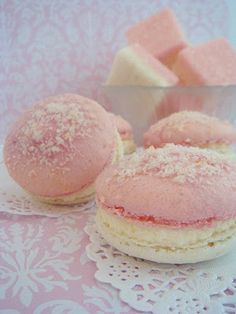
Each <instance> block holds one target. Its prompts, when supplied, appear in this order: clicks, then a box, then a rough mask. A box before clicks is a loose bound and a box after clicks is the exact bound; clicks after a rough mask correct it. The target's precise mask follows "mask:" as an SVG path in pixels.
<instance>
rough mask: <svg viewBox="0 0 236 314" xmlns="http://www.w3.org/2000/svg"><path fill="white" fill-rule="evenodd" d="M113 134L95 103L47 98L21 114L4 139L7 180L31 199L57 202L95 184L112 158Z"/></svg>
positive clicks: (73, 97)
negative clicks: (40, 197)
mask: <svg viewBox="0 0 236 314" xmlns="http://www.w3.org/2000/svg"><path fill="white" fill-rule="evenodd" d="M115 145H116V143H115V128H114V126H113V124H112V122H111V119H110V117H109V115H108V114H107V112H106V111H105V110H104V109H103V108H102V107H101V106H100V105H99V104H97V103H96V102H95V101H93V100H90V99H88V98H85V97H82V96H79V95H75V94H63V95H59V96H55V97H50V98H48V99H46V100H44V101H42V102H40V103H38V104H37V105H35V106H34V107H32V108H31V109H30V110H28V111H27V112H25V114H23V115H22V116H21V117H20V118H19V120H18V121H17V122H16V123H15V125H14V126H13V128H12V129H11V131H10V133H9V135H8V136H7V139H6V142H5V146H4V159H5V163H6V166H7V168H8V171H9V174H10V175H11V176H12V177H13V178H14V179H15V181H16V182H18V184H20V185H21V186H22V187H23V188H25V189H26V190H28V191H29V192H31V193H32V194H34V195H38V196H49V197H50V196H61V195H67V194H70V193H75V192H79V191H80V190H81V189H82V188H84V187H86V186H87V185H89V184H91V183H93V182H94V180H95V178H96V177H97V175H98V174H99V173H100V172H101V171H102V170H103V168H104V167H105V166H106V165H107V164H109V163H110V162H111V161H112V158H113V156H114V152H115Z"/></svg>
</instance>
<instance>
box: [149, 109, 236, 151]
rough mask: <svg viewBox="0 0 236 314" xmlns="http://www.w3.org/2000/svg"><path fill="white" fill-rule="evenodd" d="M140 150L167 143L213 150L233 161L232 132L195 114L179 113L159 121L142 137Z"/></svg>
mask: <svg viewBox="0 0 236 314" xmlns="http://www.w3.org/2000/svg"><path fill="white" fill-rule="evenodd" d="M143 139H144V146H145V147H149V146H154V147H162V146H164V145H166V144H168V143H174V144H180V145H184V146H197V147H200V148H208V149H214V150H216V151H218V152H221V153H225V154H227V155H228V156H229V157H230V156H231V157H234V156H235V154H234V149H233V144H235V143H236V129H235V127H234V126H233V125H232V124H230V123H229V122H228V121H222V120H220V119H218V118H216V117H212V116H208V115H206V114H203V113H200V112H196V111H180V112H177V113H173V114H171V115H170V116H168V117H166V118H164V119H161V120H159V121H158V122H157V123H155V124H154V125H152V126H151V127H150V128H149V130H148V131H147V132H146V133H145V134H144V136H143Z"/></svg>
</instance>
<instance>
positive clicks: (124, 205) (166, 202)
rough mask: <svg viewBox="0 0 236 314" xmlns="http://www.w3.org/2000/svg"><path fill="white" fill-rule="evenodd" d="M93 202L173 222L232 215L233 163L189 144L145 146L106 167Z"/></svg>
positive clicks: (235, 194) (235, 207)
mask: <svg viewBox="0 0 236 314" xmlns="http://www.w3.org/2000/svg"><path fill="white" fill-rule="evenodd" d="M96 190H97V201H98V204H99V206H102V207H103V208H107V209H110V210H111V211H113V212H116V213H118V214H119V213H120V214H122V215H123V216H127V217H130V218H135V219H140V218H142V220H146V221H149V222H155V223H159V224H165V225H172V226H175V227H178V226H188V225H199V226H200V225H202V224H209V223H211V222H212V221H213V220H218V219H219V220H221V219H228V218H235V217H236V163H235V162H232V161H229V160H227V159H226V158H224V157H222V156H221V155H220V154H218V153H216V152H213V151H208V150H204V149H199V148H194V147H184V146H179V145H173V144H170V145H166V146H165V147H164V148H159V149H155V148H153V147H150V148H148V149H146V150H145V151H143V152H140V153H137V154H133V155H131V156H128V157H126V158H124V159H123V160H122V161H121V162H120V163H119V164H117V165H113V166H110V167H108V168H106V169H105V170H104V171H103V172H102V174H101V175H100V176H99V177H98V179H97V180H96Z"/></svg>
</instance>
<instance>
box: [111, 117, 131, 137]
mask: <svg viewBox="0 0 236 314" xmlns="http://www.w3.org/2000/svg"><path fill="white" fill-rule="evenodd" d="M109 114H110V117H111V118H112V119H113V121H114V123H115V125H116V128H117V131H118V133H119V134H120V137H121V139H122V140H129V139H132V138H133V130H132V127H131V125H130V124H129V122H128V121H127V120H125V119H124V118H122V117H121V116H119V115H115V114H113V113H111V112H110V113H109Z"/></svg>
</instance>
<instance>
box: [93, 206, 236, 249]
mask: <svg viewBox="0 0 236 314" xmlns="http://www.w3.org/2000/svg"><path fill="white" fill-rule="evenodd" d="M96 221H97V224H99V225H100V228H102V229H103V231H104V232H105V233H107V234H111V235H112V236H113V237H116V238H118V239H120V240H121V241H125V242H129V243H130V244H131V246H132V243H133V244H134V245H139V246H142V247H150V248H159V249H165V250H171V251H175V250H185V249H186V250H188V249H195V248H201V247H206V246H208V247H212V246H214V245H215V244H217V243H218V242H221V241H226V240H228V239H229V238H231V237H232V236H234V235H236V219H231V220H227V221H216V222H214V223H213V224H212V225H210V226H207V225H206V226H203V227H196V228H195V227H192V226H190V227H183V228H174V227H169V226H160V225H156V224H155V225H154V224H148V223H142V222H139V221H134V220H133V219H127V218H123V217H119V216H117V215H115V214H113V213H110V212H108V211H107V210H105V209H101V208H99V209H98V211H97V215H96Z"/></svg>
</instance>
